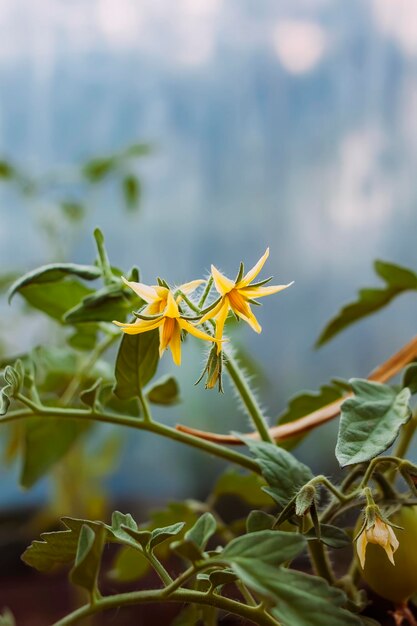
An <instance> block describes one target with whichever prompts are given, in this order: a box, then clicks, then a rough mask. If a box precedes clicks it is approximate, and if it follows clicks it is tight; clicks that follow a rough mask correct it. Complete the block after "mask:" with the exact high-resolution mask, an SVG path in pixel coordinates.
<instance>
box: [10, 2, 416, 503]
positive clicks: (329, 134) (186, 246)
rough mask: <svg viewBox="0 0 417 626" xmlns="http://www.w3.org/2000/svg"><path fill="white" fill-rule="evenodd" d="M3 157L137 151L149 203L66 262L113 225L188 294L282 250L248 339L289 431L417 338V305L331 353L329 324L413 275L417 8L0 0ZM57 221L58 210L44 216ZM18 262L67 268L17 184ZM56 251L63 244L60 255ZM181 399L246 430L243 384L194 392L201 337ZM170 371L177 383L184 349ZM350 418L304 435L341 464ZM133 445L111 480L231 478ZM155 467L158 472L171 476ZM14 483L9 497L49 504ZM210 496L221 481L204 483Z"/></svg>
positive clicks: (145, 262) (182, 491) (395, 309)
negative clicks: (360, 295)
mask: <svg viewBox="0 0 417 626" xmlns="http://www.w3.org/2000/svg"><path fill="white" fill-rule="evenodd" d="M0 9H1V10H0V150H1V154H2V156H4V157H7V158H10V159H12V160H13V161H14V162H16V163H19V164H21V165H22V166H24V167H25V168H26V169H28V170H29V171H31V172H33V173H34V174H37V175H43V174H44V173H45V172H48V171H50V170H51V169H54V168H60V167H66V166H68V167H72V166H73V165H74V164H77V163H81V162H82V161H83V160H84V159H86V158H88V157H89V156H91V155H96V154H100V153H108V152H112V151H114V150H117V149H119V148H122V147H123V146H125V145H128V144H129V143H132V142H135V141H138V140H139V141H146V142H150V143H151V144H152V145H153V146H154V150H153V153H152V154H151V155H150V156H149V157H146V158H144V159H143V160H142V161H140V162H139V163H138V165H137V174H138V175H139V176H140V178H141V181H142V183H143V187H144V195H143V201H142V205H141V210H140V212H139V213H138V214H131V215H127V214H126V212H123V210H122V209H121V208H120V206H119V204H120V198H119V196H118V195H117V194H116V193H114V190H113V189H112V188H109V189H108V193H105V194H103V193H100V194H97V197H94V196H93V197H92V198H91V199H90V200H91V202H92V205H93V209H92V211H90V213H89V216H88V219H87V223H86V224H85V225H84V226H83V229H82V231H81V232H77V234H76V236H75V237H74V236H72V239H71V240H70V242H69V244H68V246H67V247H66V248H65V250H64V249H63V250H62V256H63V257H64V256H65V258H67V257H68V256H69V257H70V258H71V259H73V260H76V261H77V262H90V261H91V260H92V257H93V255H94V248H93V242H92V230H93V228H94V227H95V226H96V225H100V227H101V228H102V229H103V231H104V233H105V235H106V241H107V247H108V250H109V254H110V256H111V259H112V262H113V263H114V264H116V265H118V266H120V267H124V268H126V269H127V268H128V267H129V266H131V265H133V264H137V265H139V266H140V267H141V270H142V277H143V280H144V282H147V283H153V282H154V280H155V277H156V276H157V275H160V276H163V277H165V278H166V279H167V280H169V281H172V282H177V283H180V282H183V281H188V280H191V279H194V278H198V277H201V276H204V275H206V273H207V272H208V270H209V268H210V264H211V263H215V264H216V265H217V266H218V267H220V268H222V269H223V270H224V271H225V272H226V273H227V274H229V275H230V276H233V275H234V274H235V273H236V271H237V268H238V264H239V262H240V261H241V260H244V261H245V263H247V264H248V265H249V266H250V265H251V264H254V263H255V262H256V261H257V260H258V258H259V257H260V256H261V254H262V253H263V252H264V250H265V248H266V246H267V245H269V246H270V248H271V256H270V259H269V261H268V264H267V266H266V268H265V274H264V275H265V276H266V275H270V274H274V276H275V280H276V281H278V282H289V281H291V280H294V281H295V285H294V286H293V287H291V289H289V290H288V291H285V292H283V293H281V294H278V295H276V296H273V297H271V298H268V299H265V300H264V301H263V302H264V307H263V308H262V309H261V310H260V312H259V319H260V321H261V323H262V325H263V328H264V330H263V333H262V335H260V336H258V335H255V333H253V332H252V331H251V330H250V329H249V328H246V327H244V326H243V325H241V326H240V327H239V332H238V334H236V338H237V339H238V341H239V343H240V344H241V345H243V346H244V347H245V349H246V350H247V351H250V352H251V353H252V356H253V358H254V359H255V360H256V361H257V362H259V363H262V364H263V368H264V370H265V372H266V373H267V379H268V383H269V384H267V385H264V386H263V387H262V393H263V394H264V395H263V403H264V404H265V405H266V406H267V407H268V414H269V415H270V416H271V420H273V418H274V417H275V416H276V415H277V414H278V413H279V412H280V411H281V410H282V409H283V408H284V407H285V405H286V402H287V400H288V398H289V397H290V396H291V395H292V394H294V393H295V392H296V391H297V390H299V389H302V388H307V389H315V388H317V387H318V386H319V385H320V384H322V383H325V382H327V381H328V380H329V378H330V377H332V376H334V375H337V376H342V377H346V378H349V377H351V376H365V375H366V374H367V372H368V371H369V370H370V369H372V368H373V367H374V366H375V365H376V364H377V363H378V362H379V361H380V360H383V359H384V358H386V357H387V356H389V354H390V353H391V352H392V351H394V350H396V349H397V348H399V347H400V346H401V345H402V343H404V342H405V341H407V340H408V339H409V338H410V337H411V335H412V334H413V333H414V332H415V330H414V329H415V311H416V299H415V297H413V296H412V295H406V296H403V297H402V298H401V299H400V300H399V301H398V302H397V303H395V304H394V305H392V306H391V307H390V308H389V309H388V310H387V311H385V312H383V313H381V314H379V315H377V316H375V317H374V318H372V319H370V320H369V321H364V322H362V323H361V324H360V325H358V326H357V327H355V328H352V329H350V330H348V331H347V332H346V333H345V334H344V335H343V336H341V337H340V338H337V339H336V340H334V342H332V343H331V344H329V346H326V347H325V348H323V349H322V350H321V351H313V350H312V346H313V343H314V341H315V339H316V338H317V335H318V333H319V331H320V330H321V328H322V327H323V325H324V323H325V321H326V320H327V319H328V317H330V316H331V315H333V314H334V313H335V312H336V311H337V310H338V308H339V307H340V305H341V304H343V303H344V302H345V301H347V300H349V299H351V298H352V297H353V296H354V294H355V292H356V290H357V288H358V287H360V286H366V285H372V284H375V283H376V280H375V279H374V277H373V273H372V261H373V259H374V258H382V259H386V260H390V261H396V262H398V263H402V264H408V265H410V266H417V253H416V229H417V213H416V200H417V187H416V184H415V177H416V171H417V116H416V108H417V5H416V4H415V2H414V0H372V1H371V0H350V1H349V2H344V1H343V0H296V1H294V0H291V1H290V0H279V1H277V0H262V1H261V2H253V1H250V0H175V1H171V0H141V2H137V1H135V0H73V1H71V2H67V1H65V0H36V2H33V0H0ZM43 209H44V210H45V211H46V213H47V214H48V210H50V211H52V213H50V214H49V217H50V218H51V219H52V220H53V219H59V218H58V217H56V216H54V214H53V209H52V208H51V209H50V208H49V207H47V206H46V207H43ZM0 211H1V220H0V258H1V263H2V269H3V270H8V269H15V268H16V267H18V268H19V269H21V270H22V271H27V270H28V269H31V268H32V267H34V266H35V265H39V264H41V263H43V262H46V261H48V260H50V254H51V252H50V247H49V244H47V242H46V240H45V236H44V234H43V233H42V230H41V229H40V228H39V221H38V218H37V217H36V214H35V213H34V212H33V211H31V210H29V208H28V206H27V204H26V203H25V202H23V201H22V200H21V199H20V198H19V197H17V196H16V195H14V194H13V193H10V192H8V191H5V190H2V189H0ZM54 254H55V255H58V256H59V251H58V252H57V251H56V250H55V251H54ZM18 310H19V306H18V303H17V299H16V302H15V303H14V305H13V307H12V308H11V309H9V308H7V307H6V306H5V305H3V306H2V307H1V316H2V319H1V321H0V326H1V327H0V330H1V331H2V333H3V334H4V335H5V336H6V339H7V344H8V347H9V350H13V351H16V352H18V351H20V350H22V349H28V348H29V347H31V346H33V345H36V344H37V343H39V342H41V341H44V342H48V341H52V340H53V337H51V332H50V327H49V326H48V327H47V326H46V324H45V323H44V320H42V319H41V316H39V319H38V320H36V321H35V320H34V321H33V322H32V323H31V325H29V326H28V325H27V324H25V323H23V317H21V316H19V314H18ZM188 343H189V344H190V345H187V347H186V348H185V351H184V359H183V360H184V366H183V367H182V368H181V369H180V370H179V371H178V372H176V373H177V374H178V376H179V379H180V382H181V387H182V395H183V398H184V402H183V404H182V405H179V406H178V407H174V408H173V409H167V410H165V411H161V413H160V414H161V415H162V416H163V417H164V419H166V420H167V421H168V422H169V423H175V422H177V421H180V422H183V423H187V424H191V425H198V426H200V427H203V428H207V429H212V430H223V431H225V432H227V431H228V430H230V429H231V428H235V429H241V430H245V429H246V428H247V426H248V425H247V420H246V418H245V417H243V416H241V415H240V414H239V412H238V411H236V409H235V408H234V406H233V403H232V402H231V399H230V393H228V394H226V395H225V396H222V397H220V398H219V397H217V396H216V394H215V392H211V393H210V394H209V395H208V392H205V391H204V389H203V388H202V387H198V388H195V387H194V386H193V384H192V382H193V381H194V379H195V378H196V377H197V375H198V370H199V369H200V365H201V363H202V356H201V354H200V352H199V346H198V345H197V342H196V343H195V344H194V343H192V342H188ZM161 365H162V370H164V369H165V370H166V371H172V370H173V367H174V366H172V365H171V362H170V356H169V355H166V356H164V360H163V363H162V364H161ZM334 439H335V425H331V426H330V427H326V428H325V429H322V430H320V433H316V434H315V435H314V437H312V438H310V439H308V442H306V443H305V444H303V446H302V448H301V450H300V453H302V454H303V457H304V458H305V459H306V460H307V461H308V462H310V463H311V464H312V465H313V467H314V468H315V469H319V468H320V471H325V472H326V471H328V472H330V471H332V468H334V467H335V462H334V455H333V449H334ZM199 459H200V455H199V454H198V453H194V452H192V451H189V450H187V449H185V448H184V447H181V446H179V445H178V444H171V443H166V444H162V443H161V442H160V441H159V440H158V441H155V438H154V437H152V436H147V435H144V434H140V433H133V434H132V435H131V437H129V443H128V444H127V445H126V446H125V449H124V455H123V459H122V461H121V465H120V470H119V471H118V473H117V475H116V476H115V477H114V478H113V479H112V481H111V487H112V488H113V489H114V490H115V491H116V492H117V494H118V495H120V494H135V495H137V494H139V495H143V496H145V497H151V496H157V497H168V496H174V495H187V496H190V495H193V494H196V493H198V492H199V489H200V488H201V486H202V485H203V486H205V485H208V484H209V483H210V482H211V481H212V477H213V474H215V473H217V472H218V471H219V465H218V464H217V463H215V462H214V461H209V462H207V464H206V465H205V466H201V465H200V464H199V463H200V461H199ZM155 469H156V470H157V471H155ZM16 474H17V468H14V469H13V471H10V472H7V473H3V475H2V476H1V477H0V503H2V504H4V505H7V504H9V503H11V502H28V501H30V500H32V499H35V500H38V499H42V498H44V497H45V494H46V493H47V488H48V487H47V483H46V482H45V481H44V482H43V483H41V484H40V485H39V486H38V487H36V488H35V489H34V490H33V491H32V492H31V493H22V492H21V491H20V490H19V488H18V487H17V479H16ZM203 488H205V487H203Z"/></svg>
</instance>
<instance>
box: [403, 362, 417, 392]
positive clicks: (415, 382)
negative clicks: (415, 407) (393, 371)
mask: <svg viewBox="0 0 417 626" xmlns="http://www.w3.org/2000/svg"><path fill="white" fill-rule="evenodd" d="M402 385H403V387H408V388H409V390H410V392H411V394H412V395H414V394H415V393H417V363H410V365H408V367H406V369H405V370H404V374H403V381H402Z"/></svg>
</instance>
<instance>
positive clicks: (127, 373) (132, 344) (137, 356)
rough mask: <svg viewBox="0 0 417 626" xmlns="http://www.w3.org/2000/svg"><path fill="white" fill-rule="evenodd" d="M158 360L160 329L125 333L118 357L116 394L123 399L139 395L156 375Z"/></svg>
mask: <svg viewBox="0 0 417 626" xmlns="http://www.w3.org/2000/svg"><path fill="white" fill-rule="evenodd" d="M158 362H159V333H158V329H155V330H151V331H149V332H147V333H140V334H138V335H127V334H124V335H123V338H122V341H121V343H120V347H119V352H118V354H117V359H116V370H115V376H116V387H115V389H114V393H115V395H116V396H117V397H118V398H120V399H122V400H127V399H128V398H133V397H134V396H139V395H140V394H141V392H142V389H143V387H144V386H145V385H146V384H147V383H148V382H149V381H150V380H151V379H152V378H153V376H154V375H155V372H156V370H157V367H158Z"/></svg>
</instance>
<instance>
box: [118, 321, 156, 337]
mask: <svg viewBox="0 0 417 626" xmlns="http://www.w3.org/2000/svg"><path fill="white" fill-rule="evenodd" d="M163 321H164V318H163V317H159V318H158V319H156V320H136V322H135V323H134V324H124V323H123V322H116V321H114V320H113V324H116V326H120V328H121V329H122V331H123V332H124V333H126V334H128V335H138V334H139V333H147V332H148V330H153V329H154V328H158V326H161V324H162V323H163Z"/></svg>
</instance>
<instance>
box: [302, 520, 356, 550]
mask: <svg viewBox="0 0 417 626" xmlns="http://www.w3.org/2000/svg"><path fill="white" fill-rule="evenodd" d="M304 536H305V537H307V539H317V535H316V531H315V528H310V530H309V531H308V532H306V533H305V535H304ZM320 541H321V542H322V543H324V544H325V545H326V546H329V548H346V546H350V545H351V544H352V539H351V538H350V537H349V535H348V534H347V533H346V532H345V531H344V530H342V529H341V528H338V527H337V526H331V525H330V524H320Z"/></svg>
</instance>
